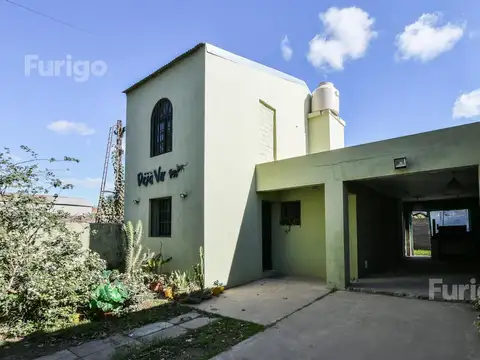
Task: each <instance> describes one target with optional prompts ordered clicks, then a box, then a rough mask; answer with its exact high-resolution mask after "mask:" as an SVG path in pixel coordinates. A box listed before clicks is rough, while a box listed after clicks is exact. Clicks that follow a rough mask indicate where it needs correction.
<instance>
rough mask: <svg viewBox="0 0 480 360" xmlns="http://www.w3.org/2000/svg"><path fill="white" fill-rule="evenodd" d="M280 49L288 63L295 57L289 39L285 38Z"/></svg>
mask: <svg viewBox="0 0 480 360" xmlns="http://www.w3.org/2000/svg"><path fill="white" fill-rule="evenodd" d="M280 49H281V50H282V56H283V58H284V59H285V60H286V61H290V59H291V58H292V55H293V49H292V46H291V45H290V40H288V37H287V36H285V37H284V38H283V40H282V42H281V43H280Z"/></svg>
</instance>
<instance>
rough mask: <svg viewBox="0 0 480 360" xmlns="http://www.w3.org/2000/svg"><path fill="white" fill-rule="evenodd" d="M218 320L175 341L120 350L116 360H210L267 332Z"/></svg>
mask: <svg viewBox="0 0 480 360" xmlns="http://www.w3.org/2000/svg"><path fill="white" fill-rule="evenodd" d="M217 318H218V319H219V320H217V321H215V322H213V323H210V324H208V325H206V326H203V327H201V328H199V329H196V330H189V331H188V332H187V333H186V334H185V335H182V336H179V337H177V338H174V339H167V340H163V341H157V342H152V343H149V344H146V345H143V346H140V347H134V348H129V349H127V350H125V349H123V350H119V351H118V352H117V353H115V354H114V355H113V357H112V360H149V359H152V360H153V359H168V360H207V359H210V358H211V357H213V356H215V355H217V354H220V353H221V352H223V351H225V350H228V349H229V348H231V347H232V346H233V345H235V344H238V343H239V342H241V341H243V340H245V339H247V338H249V337H251V336H253V335H255V334H256V333H258V332H260V331H263V330H264V329H265V327H264V326H262V325H258V324H253V323H250V322H246V321H241V320H235V319H231V318H225V317H218V316H217Z"/></svg>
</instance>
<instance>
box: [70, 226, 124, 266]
mask: <svg viewBox="0 0 480 360" xmlns="http://www.w3.org/2000/svg"><path fill="white" fill-rule="evenodd" d="M68 227H69V228H70V229H71V230H74V231H77V232H79V233H80V240H81V242H82V245H83V247H84V248H86V249H91V250H92V251H95V252H97V253H98V254H99V255H100V257H101V258H102V259H104V260H105V261H106V262H107V267H108V268H109V269H118V268H120V267H121V266H122V265H123V235H122V229H121V226H120V225H119V224H97V223H88V222H72V223H69V224H68Z"/></svg>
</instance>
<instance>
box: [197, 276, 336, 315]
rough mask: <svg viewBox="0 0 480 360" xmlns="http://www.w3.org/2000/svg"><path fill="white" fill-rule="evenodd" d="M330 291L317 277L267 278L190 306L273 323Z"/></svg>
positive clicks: (220, 313)
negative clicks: (312, 278) (313, 278)
mask: <svg viewBox="0 0 480 360" xmlns="http://www.w3.org/2000/svg"><path fill="white" fill-rule="evenodd" d="M329 292H330V290H329V289H327V288H326V286H325V283H324V282H321V281H320V280H316V279H315V280H311V279H297V278H293V277H285V278H269V279H263V280H259V281H255V282H253V283H250V284H246V285H243V286H239V287H236V288H232V289H228V290H227V291H226V292H225V293H223V294H222V295H220V296H219V297H214V298H213V299H211V300H208V301H204V302H202V303H201V304H198V305H194V306H193V307H195V308H197V309H200V310H203V311H208V312H211V313H215V314H219V315H222V316H228V317H231V318H234V319H240V320H245V321H250V322H254V323H257V324H262V325H269V324H273V323H275V322H276V321H278V320H280V319H282V318H284V317H285V316H288V315H290V314H291V313H293V312H295V311H297V310H298V309H300V308H302V307H304V306H306V305H308V304H310V303H311V302H313V301H315V300H316V299H318V298H320V297H322V296H325V295H326V294H328V293H329Z"/></svg>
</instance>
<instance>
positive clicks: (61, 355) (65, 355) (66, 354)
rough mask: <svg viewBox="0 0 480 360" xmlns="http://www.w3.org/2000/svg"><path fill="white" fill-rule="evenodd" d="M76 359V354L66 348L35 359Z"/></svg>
mask: <svg viewBox="0 0 480 360" xmlns="http://www.w3.org/2000/svg"><path fill="white" fill-rule="evenodd" d="M73 359H78V356H76V355H75V354H73V353H71V352H70V351H68V350H62V351H57V352H56V353H55V354H51V355H46V356H42V357H39V358H37V359H35V360H73Z"/></svg>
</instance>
